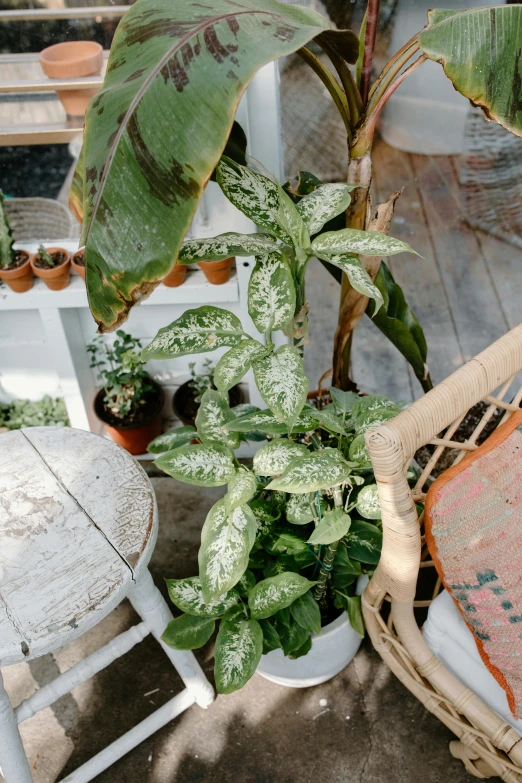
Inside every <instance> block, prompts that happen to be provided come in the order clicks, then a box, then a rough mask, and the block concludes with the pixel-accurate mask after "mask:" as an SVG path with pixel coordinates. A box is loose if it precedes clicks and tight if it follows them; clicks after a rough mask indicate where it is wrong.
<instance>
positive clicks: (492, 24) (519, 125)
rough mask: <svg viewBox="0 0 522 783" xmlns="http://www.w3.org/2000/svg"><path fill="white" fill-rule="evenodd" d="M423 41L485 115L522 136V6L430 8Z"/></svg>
mask: <svg viewBox="0 0 522 783" xmlns="http://www.w3.org/2000/svg"><path fill="white" fill-rule="evenodd" d="M428 16H429V24H428V26H427V28H426V29H425V30H423V32H422V33H421V34H420V36H419V44H420V47H421V49H422V51H423V52H424V54H425V55H427V56H428V57H429V58H430V59H431V60H435V61H437V62H439V63H441V64H442V66H443V68H444V71H445V73H446V75H447V76H448V77H449V78H450V79H451V81H452V82H453V85H454V86H455V88H456V89H457V90H458V91H459V92H461V93H462V95H464V96H465V97H466V98H469V100H470V101H471V103H472V104H473V105H476V106H480V108H481V109H482V111H483V112H484V114H485V115H486V117H488V119H490V120H493V121H494V122H498V123H499V125H502V126H503V127H504V128H507V130H509V131H511V132H512V133H514V134H515V135H517V136H522V5H505V6H497V7H491V8H472V9H466V10H459V11H446V10H434V11H430V12H429V14H428Z"/></svg>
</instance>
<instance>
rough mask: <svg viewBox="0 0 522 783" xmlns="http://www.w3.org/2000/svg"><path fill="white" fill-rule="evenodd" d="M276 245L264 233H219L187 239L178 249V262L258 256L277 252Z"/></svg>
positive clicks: (188, 262)
mask: <svg viewBox="0 0 522 783" xmlns="http://www.w3.org/2000/svg"><path fill="white" fill-rule="evenodd" d="M278 247H279V246H278V245H277V243H276V242H275V240H274V239H273V238H272V237H269V236H265V234H236V233H234V232H230V233H228V234H220V235H219V236H217V237H212V238H211V239H187V240H186V242H184V243H183V245H182V247H181V250H180V251H179V256H178V263H179V264H193V263H195V262H197V261H222V260H224V259H225V258H230V257H231V256H260V255H262V254H264V253H278V252H280V251H279V250H278Z"/></svg>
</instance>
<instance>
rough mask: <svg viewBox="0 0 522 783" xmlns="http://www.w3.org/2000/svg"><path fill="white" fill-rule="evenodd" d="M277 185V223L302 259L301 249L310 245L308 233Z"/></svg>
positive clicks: (297, 212) (303, 257) (287, 196)
mask: <svg viewBox="0 0 522 783" xmlns="http://www.w3.org/2000/svg"><path fill="white" fill-rule="evenodd" d="M277 187H278V190H279V214H278V220H279V224H280V225H281V226H282V228H283V230H284V231H285V232H286V233H287V234H288V236H289V237H290V240H291V243H292V245H293V246H294V248H295V250H296V253H297V256H298V258H300V260H301V261H304V260H305V258H306V256H305V255H304V254H303V253H302V250H303V249H305V248H308V247H310V234H309V233H308V230H307V228H306V224H305V222H304V220H303V218H302V217H301V214H300V213H299V211H298V210H297V209H296V207H295V205H294V202H293V201H292V199H291V198H290V196H289V195H288V193H285V191H284V190H283V188H282V187H281V186H280V185H279V184H278V186H277Z"/></svg>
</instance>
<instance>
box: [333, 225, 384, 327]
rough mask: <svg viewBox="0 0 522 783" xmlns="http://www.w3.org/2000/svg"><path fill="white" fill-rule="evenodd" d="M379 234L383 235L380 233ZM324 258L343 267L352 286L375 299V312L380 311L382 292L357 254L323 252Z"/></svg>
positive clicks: (340, 267)
mask: <svg viewBox="0 0 522 783" xmlns="http://www.w3.org/2000/svg"><path fill="white" fill-rule="evenodd" d="M379 236H381V235H380V234H379ZM322 258H323V259H324V260H326V261H328V262H329V263H330V264H333V265H334V266H336V267H338V268H339V269H342V270H343V272H345V273H346V275H347V277H348V280H349V281H350V285H351V286H352V288H355V290H356V291H359V293H360V294H363V296H367V297H368V298H369V299H373V301H374V302H375V304H374V312H375V313H377V312H379V310H380V308H381V307H382V304H383V298H382V294H381V292H380V291H379V289H378V288H377V286H376V285H375V284H374V283H373V282H372V279H371V277H370V275H369V274H368V272H367V271H366V269H365V268H364V266H363V265H362V264H361V262H360V260H359V259H358V258H357V256H354V255H353V253H347V254H345V255H337V256H336V255H331V256H326V254H324V253H323V254H322Z"/></svg>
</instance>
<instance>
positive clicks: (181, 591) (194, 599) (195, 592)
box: [165, 576, 239, 617]
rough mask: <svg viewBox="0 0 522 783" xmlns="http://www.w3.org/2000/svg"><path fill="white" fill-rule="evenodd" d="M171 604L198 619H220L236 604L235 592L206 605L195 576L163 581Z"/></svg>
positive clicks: (198, 581) (237, 598) (230, 591)
mask: <svg viewBox="0 0 522 783" xmlns="http://www.w3.org/2000/svg"><path fill="white" fill-rule="evenodd" d="M165 582H166V584H167V588H168V591H169V598H170V600H171V601H172V603H173V604H174V605H175V606H177V607H178V609H181V611H182V612H185V613H186V614H194V615H198V616H200V617H221V615H223V614H225V612H226V611H228V609H230V607H231V606H234V604H237V602H238V600H239V595H238V592H237V590H229V591H228V593H224V594H223V595H220V596H219V597H218V598H217V599H216V600H215V601H210V602H209V603H206V601H205V599H204V598H203V588H202V587H201V582H200V580H199V578H198V577H197V576H191V577H189V578H188V579H165Z"/></svg>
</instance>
